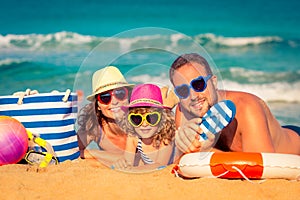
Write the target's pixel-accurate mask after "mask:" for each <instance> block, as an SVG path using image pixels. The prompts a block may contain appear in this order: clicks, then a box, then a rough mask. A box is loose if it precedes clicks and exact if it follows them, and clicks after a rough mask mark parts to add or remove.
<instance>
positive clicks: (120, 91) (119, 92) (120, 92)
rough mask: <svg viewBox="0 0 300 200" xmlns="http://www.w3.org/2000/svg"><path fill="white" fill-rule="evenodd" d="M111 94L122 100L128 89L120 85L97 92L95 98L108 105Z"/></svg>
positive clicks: (125, 96)
mask: <svg viewBox="0 0 300 200" xmlns="http://www.w3.org/2000/svg"><path fill="white" fill-rule="evenodd" d="M112 96H114V97H115V98H116V99H118V100H120V101H123V100H124V99H126V98H127V97H128V89H127V88H126V87H122V88H117V89H114V90H109V91H107V92H103V93H101V94H97V95H96V99H97V100H98V101H99V102H100V103H102V104H105V105H108V104H109V103H110V102H111V99H112Z"/></svg>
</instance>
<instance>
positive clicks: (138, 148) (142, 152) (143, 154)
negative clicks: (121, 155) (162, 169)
mask: <svg viewBox="0 0 300 200" xmlns="http://www.w3.org/2000/svg"><path fill="white" fill-rule="evenodd" d="M136 148H137V150H138V152H139V153H140V154H141V158H142V160H143V162H144V163H145V164H148V165H149V164H154V162H153V160H151V158H149V157H148V156H147V155H146V154H145V153H144V151H143V149H142V140H141V139H139V140H138V144H137V147H136Z"/></svg>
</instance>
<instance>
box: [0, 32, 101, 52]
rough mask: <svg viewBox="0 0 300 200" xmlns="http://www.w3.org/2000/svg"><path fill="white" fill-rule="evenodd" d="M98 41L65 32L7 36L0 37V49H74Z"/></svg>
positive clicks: (91, 37)
mask: <svg viewBox="0 0 300 200" xmlns="http://www.w3.org/2000/svg"><path fill="white" fill-rule="evenodd" d="M99 39H101V38H97V37H95V36H88V35H81V34H78V33H73V32H66V31H62V32H57V33H51V34H27V35H15V34H8V35H5V36H3V35H0V48H2V49H8V48H9V49H29V50H37V49H49V48H57V47H59V48H61V47H74V46H83V45H91V44H93V42H95V41H97V40H99Z"/></svg>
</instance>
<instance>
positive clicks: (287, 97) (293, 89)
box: [223, 80, 300, 103]
mask: <svg viewBox="0 0 300 200" xmlns="http://www.w3.org/2000/svg"><path fill="white" fill-rule="evenodd" d="M223 85H224V89H226V90H236V91H244V92H248V93H252V94H255V95H257V96H259V97H260V98H262V99H263V100H265V101H267V102H298V103H300V92H299V90H298V88H300V81H298V82H294V83H287V82H274V83H267V84H241V83H238V82H234V81H229V80H224V81H223Z"/></svg>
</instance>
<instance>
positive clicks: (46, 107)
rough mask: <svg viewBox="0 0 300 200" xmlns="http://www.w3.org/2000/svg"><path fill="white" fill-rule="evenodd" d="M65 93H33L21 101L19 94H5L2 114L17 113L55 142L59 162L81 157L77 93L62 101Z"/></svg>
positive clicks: (34, 130) (33, 129) (32, 128)
mask: <svg viewBox="0 0 300 200" xmlns="http://www.w3.org/2000/svg"><path fill="white" fill-rule="evenodd" d="M64 96H65V93H64V92H60V93H42V94H35V95H29V96H25V97H24V99H23V104H21V105H18V104H17V102H18V100H19V97H18V96H1V97H0V115H6V116H10V117H13V118H15V119H17V120H19V121H20V122H22V124H23V125H24V126H25V127H26V128H27V129H28V130H30V131H31V132H32V133H34V134H39V135H40V137H41V138H43V139H45V140H46V141H47V142H48V143H49V144H51V145H52V147H53V149H54V151H55V153H56V155H57V158H58V161H59V162H63V161H65V160H74V159H77V158H78V157H79V148H78V140H77V135H76V132H75V121H76V117H77V94H76V93H71V94H70V96H69V97H68V100H67V101H66V102H64V101H62V98H63V97H64ZM36 148H37V149H39V148H38V147H36Z"/></svg>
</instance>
